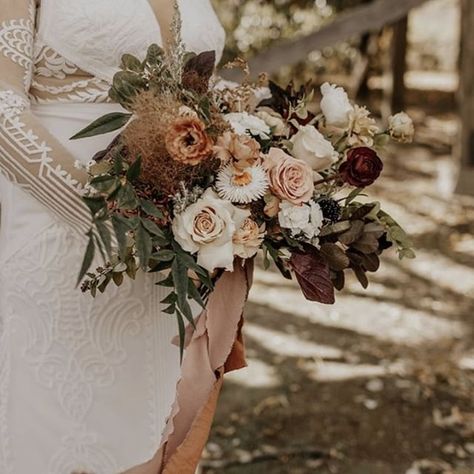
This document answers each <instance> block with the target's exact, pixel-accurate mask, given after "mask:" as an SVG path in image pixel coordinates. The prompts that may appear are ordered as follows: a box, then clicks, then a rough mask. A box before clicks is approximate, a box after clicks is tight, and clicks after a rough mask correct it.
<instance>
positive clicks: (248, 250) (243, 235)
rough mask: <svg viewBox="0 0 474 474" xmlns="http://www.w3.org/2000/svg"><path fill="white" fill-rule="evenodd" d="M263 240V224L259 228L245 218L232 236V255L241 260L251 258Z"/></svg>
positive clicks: (252, 221)
mask: <svg viewBox="0 0 474 474" xmlns="http://www.w3.org/2000/svg"><path fill="white" fill-rule="evenodd" d="M264 238H265V224H262V225H261V226H259V225H258V224H257V223H256V222H255V221H254V220H253V219H251V218H250V217H247V219H245V220H244V222H243V223H242V225H241V226H240V228H239V229H237V231H236V232H235V234H234V237H233V239H232V241H233V243H234V254H235V255H237V256H238V257H241V258H252V257H253V256H255V254H256V253H257V252H258V249H259V248H260V246H261V245H262V242H263V239H264Z"/></svg>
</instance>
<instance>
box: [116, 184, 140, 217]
mask: <svg viewBox="0 0 474 474" xmlns="http://www.w3.org/2000/svg"><path fill="white" fill-rule="evenodd" d="M117 205H118V206H119V207H120V208H121V209H126V210H131V211H133V210H135V209H136V208H137V207H138V197H137V193H136V192H135V190H134V189H133V186H132V185H131V184H130V183H127V184H126V185H125V186H122V187H121V188H120V190H119V192H118V194H117Z"/></svg>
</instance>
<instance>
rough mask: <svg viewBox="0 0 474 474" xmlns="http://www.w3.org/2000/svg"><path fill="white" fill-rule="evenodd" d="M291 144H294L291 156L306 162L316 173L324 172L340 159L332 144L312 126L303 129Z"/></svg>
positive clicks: (293, 138) (292, 139)
mask: <svg viewBox="0 0 474 474" xmlns="http://www.w3.org/2000/svg"><path fill="white" fill-rule="evenodd" d="M291 143H293V149H292V151H291V154H292V155H293V156H294V157H295V158H298V159H299V160H303V161H306V163H308V164H309V165H310V166H311V168H313V170H314V171H323V170H325V169H327V168H329V167H330V166H331V165H332V164H333V163H335V162H336V161H337V159H338V154H337V152H336V151H335V150H334V147H333V146H332V143H331V142H330V141H328V140H326V139H325V138H324V135H323V134H322V133H321V132H319V131H318V130H316V128H314V127H313V126H312V125H305V126H304V127H301V128H300V129H299V131H298V133H296V135H294V136H293V137H292V138H291Z"/></svg>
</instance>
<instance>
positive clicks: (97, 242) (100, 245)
mask: <svg viewBox="0 0 474 474" xmlns="http://www.w3.org/2000/svg"><path fill="white" fill-rule="evenodd" d="M94 242H95V246H96V247H97V248H98V249H99V252H100V256H101V257H102V260H103V261H104V262H105V261H106V260H107V255H105V248H104V244H103V243H102V241H101V240H100V238H99V236H98V235H97V234H96V233H95V232H94Z"/></svg>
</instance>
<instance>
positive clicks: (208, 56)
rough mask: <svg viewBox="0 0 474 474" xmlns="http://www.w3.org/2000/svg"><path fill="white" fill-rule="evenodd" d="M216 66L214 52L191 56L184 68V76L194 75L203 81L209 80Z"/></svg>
mask: <svg viewBox="0 0 474 474" xmlns="http://www.w3.org/2000/svg"><path fill="white" fill-rule="evenodd" d="M215 66H216V52H215V51H205V52H204V53H200V54H198V55H197V56H193V57H192V58H191V59H190V60H189V61H188V62H187V63H186V64H185V66H184V74H185V75H186V74H189V73H192V72H194V73H196V74H197V75H198V76H200V77H201V78H203V79H207V80H209V79H210V77H211V76H212V73H213V72H214V67H215Z"/></svg>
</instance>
